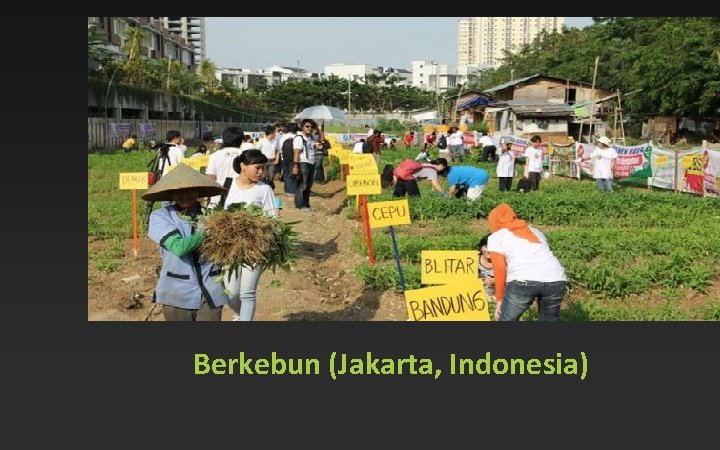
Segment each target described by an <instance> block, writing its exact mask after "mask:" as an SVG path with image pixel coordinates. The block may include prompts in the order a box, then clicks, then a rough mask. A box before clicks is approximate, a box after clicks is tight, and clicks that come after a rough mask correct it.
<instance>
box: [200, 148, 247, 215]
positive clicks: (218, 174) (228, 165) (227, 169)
mask: <svg viewBox="0 0 720 450" xmlns="http://www.w3.org/2000/svg"><path fill="white" fill-rule="evenodd" d="M240 153H242V152H241V151H240V149H239V148H237V147H225V148H221V149H220V150H218V151H216V152H215V153H213V154H212V155H210V158H209V159H208V166H207V169H205V174H206V175H215V181H217V182H218V183H219V184H221V185H224V183H225V179H226V178H232V179H233V180H234V179H235V178H236V177H237V176H238V173H237V172H235V170H234V169H233V160H234V159H235V157H237V156H239V155H240ZM219 202H220V196H219V195H216V196H214V197H211V198H210V204H209V205H208V206H210V207H214V206H216V205H217V204H218V203H219Z"/></svg>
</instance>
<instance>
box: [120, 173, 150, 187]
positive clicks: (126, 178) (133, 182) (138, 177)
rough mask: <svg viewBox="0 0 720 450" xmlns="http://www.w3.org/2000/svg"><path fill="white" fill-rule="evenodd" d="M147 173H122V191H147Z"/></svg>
mask: <svg viewBox="0 0 720 450" xmlns="http://www.w3.org/2000/svg"><path fill="white" fill-rule="evenodd" d="M147 188H148V173H147V172H122V173H120V189H128V190H129V189H147Z"/></svg>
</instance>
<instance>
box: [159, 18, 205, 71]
mask: <svg viewBox="0 0 720 450" xmlns="http://www.w3.org/2000/svg"><path fill="white" fill-rule="evenodd" d="M155 19H157V20H159V21H160V22H161V23H162V25H163V26H164V27H165V28H167V29H168V30H170V31H172V32H174V33H177V34H179V35H180V36H182V37H184V38H185V39H186V40H187V41H190V42H192V43H193V45H194V46H195V64H196V65H198V64H200V61H203V60H204V59H205V49H206V45H205V43H206V40H205V18H204V17H155Z"/></svg>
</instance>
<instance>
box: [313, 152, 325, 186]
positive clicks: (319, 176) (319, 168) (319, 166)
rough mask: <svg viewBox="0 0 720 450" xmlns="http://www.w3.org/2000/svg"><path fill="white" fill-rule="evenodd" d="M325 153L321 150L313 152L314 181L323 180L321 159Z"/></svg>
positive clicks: (321, 181)
mask: <svg viewBox="0 0 720 450" xmlns="http://www.w3.org/2000/svg"><path fill="white" fill-rule="evenodd" d="M324 159H325V155H324V154H323V153H322V152H318V153H315V181H317V182H318V183H324V182H325V167H323V160H324Z"/></svg>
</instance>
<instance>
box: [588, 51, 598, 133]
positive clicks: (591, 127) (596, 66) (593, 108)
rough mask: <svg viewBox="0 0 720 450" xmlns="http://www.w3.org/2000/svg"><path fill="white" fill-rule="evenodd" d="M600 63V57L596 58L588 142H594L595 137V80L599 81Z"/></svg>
mask: <svg viewBox="0 0 720 450" xmlns="http://www.w3.org/2000/svg"><path fill="white" fill-rule="evenodd" d="M599 63H600V57H599V56H596V57H595V71H594V72H593V82H592V94H591V96H592V99H591V100H590V122H589V125H588V137H589V139H588V141H589V142H592V137H593V116H594V115H595V80H597V71H598V64H599Z"/></svg>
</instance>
